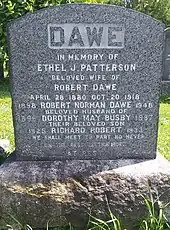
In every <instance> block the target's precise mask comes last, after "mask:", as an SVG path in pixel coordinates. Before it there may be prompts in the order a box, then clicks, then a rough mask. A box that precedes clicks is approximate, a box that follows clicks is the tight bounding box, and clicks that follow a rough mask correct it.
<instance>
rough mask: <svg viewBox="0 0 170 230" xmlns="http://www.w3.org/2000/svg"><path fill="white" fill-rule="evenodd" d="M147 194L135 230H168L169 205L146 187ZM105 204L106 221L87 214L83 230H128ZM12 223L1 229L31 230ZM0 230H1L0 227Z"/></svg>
mask: <svg viewBox="0 0 170 230" xmlns="http://www.w3.org/2000/svg"><path fill="white" fill-rule="evenodd" d="M148 189H149V193H148V197H144V196H142V195H141V196H142V198H143V201H144V203H145V207H146V210H147V216H146V217H145V218H142V217H141V221H140V222H139V223H138V227H136V230H170V224H169V223H168V221H167V218H166V216H165V210H166V208H167V206H169V203H167V204H165V205H163V204H162V203H161V202H160V200H159V198H160V197H159V196H158V197H157V198H154V197H153V195H152V192H151V188H150V187H149V186H148ZM106 203H107V207H108V212H107V213H105V215H107V216H108V220H102V219H99V218H96V217H94V216H92V215H91V214H89V223H88V224H87V227H86V228H85V230H130V229H129V228H128V229H127V228H126V229H125V228H124V227H123V226H122V223H121V221H120V220H119V219H118V218H117V217H116V216H114V215H113V213H112V211H111V209H110V205H109V202H108V200H107V198H106ZM11 218H12V219H13V220H14V222H15V223H16V225H15V229H14V228H13V227H12V226H10V225H7V226H6V228H3V230H5V229H6V230H33V228H32V227H31V226H29V225H25V226H23V225H22V224H21V223H20V222H19V221H18V220H16V219H15V218H14V217H11ZM0 229H2V228H1V227H0ZM50 229H51V230H52V229H53V230H74V227H72V226H71V225H70V227H63V228H60V227H58V228H49V223H48V222H47V227H46V230H50ZM44 230H45V229H44Z"/></svg>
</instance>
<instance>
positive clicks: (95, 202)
mask: <svg viewBox="0 0 170 230" xmlns="http://www.w3.org/2000/svg"><path fill="white" fill-rule="evenodd" d="M119 163H120V162H119ZM126 163H127V162H126ZM129 163H130V162H129ZM131 163H132V162H131ZM64 166H65V171H63V165H61V162H12V163H6V164H4V165H3V166H1V167H0V186H1V187H0V188H1V190H0V193H1V194H0V195H1V203H0V214H1V213H4V212H8V213H10V214H12V215H14V216H15V218H17V219H19V220H20V221H21V222H22V221H26V223H28V224H30V225H32V226H33V227H34V226H35V227H45V224H46V222H47V221H48V220H49V218H53V219H54V220H53V221H51V226H55V225H64V224H67V223H68V222H71V223H72V224H73V225H75V226H77V227H78V228H77V229H81V227H82V226H83V229H84V226H85V225H86V223H87V221H88V213H89V212H90V209H91V208H92V211H93V213H94V215H95V216H99V217H101V216H102V215H103V212H105V210H106V209H107V205H106V197H107V199H108V201H109V204H110V207H111V209H112V211H113V213H114V214H115V215H117V216H120V217H121V218H122V219H126V221H127V220H128V225H129V226H133V224H134V223H135V222H136V221H138V220H139V218H141V217H142V216H143V215H144V214H145V213H146V209H145V206H144V202H142V198H141V196H140V194H142V195H144V196H146V195H147V194H148V186H149V185H150V186H151V190H152V192H153V194H154V195H155V197H156V196H157V195H161V198H160V199H161V201H162V202H163V203H167V202H168V201H169V200H170V192H169V190H170V163H169V162H168V161H166V160H165V159H164V158H163V157H162V156H161V155H158V157H157V159H155V160H149V161H145V162H142V163H137V164H133V165H127V164H126V166H125V165H124V164H123V161H122V162H121V164H120V165H119V168H115V169H112V170H105V171H104V170H103V171H100V170H99V171H97V172H95V170H94V169H96V168H95V167H92V165H91V164H90V166H91V171H90V168H88V167H89V164H87V162H83V161H81V164H80V162H79V161H78V162H77V163H76V162H74V164H73V162H65V164H64ZM75 166H76V167H75ZM82 166H83V167H82ZM86 167H87V168H88V170H89V171H88V172H87V171H86V170H85V169H87V168H86ZM100 167H101V165H100ZM73 169H74V170H73ZM80 169H81V170H82V171H81V170H80ZM98 169H99V168H98ZM100 169H101V168H100ZM104 169H106V167H105V168H104ZM64 173H65V176H63V174H64ZM27 213H28V214H27ZM169 213H170V209H168V210H167V216H168V218H169V220H170V216H169V215H168V214H169ZM7 221H10V220H9V218H8V219H7ZM0 222H1V220H0ZM8 223H10V222H8ZM39 225H40V226H39ZM81 225H82V226H81ZM132 229H133V228H132V227H131V228H130V230H132Z"/></svg>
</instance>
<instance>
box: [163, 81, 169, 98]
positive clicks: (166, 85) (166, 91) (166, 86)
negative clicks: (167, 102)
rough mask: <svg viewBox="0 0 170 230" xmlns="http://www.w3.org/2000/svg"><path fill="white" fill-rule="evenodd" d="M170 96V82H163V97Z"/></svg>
mask: <svg viewBox="0 0 170 230" xmlns="http://www.w3.org/2000/svg"><path fill="white" fill-rule="evenodd" d="M166 95H170V81H162V96H166Z"/></svg>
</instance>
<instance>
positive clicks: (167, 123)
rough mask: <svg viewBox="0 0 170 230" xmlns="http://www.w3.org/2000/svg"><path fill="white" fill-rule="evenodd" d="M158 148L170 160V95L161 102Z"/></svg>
mask: <svg viewBox="0 0 170 230" xmlns="http://www.w3.org/2000/svg"><path fill="white" fill-rule="evenodd" d="M159 113H160V115H159V134H158V150H159V152H160V153H161V154H163V155H164V156H165V157H166V158H167V159H168V160H169V161H170V95H169V97H168V96H167V97H164V98H163V99H162V100H161V104H160V112H159Z"/></svg>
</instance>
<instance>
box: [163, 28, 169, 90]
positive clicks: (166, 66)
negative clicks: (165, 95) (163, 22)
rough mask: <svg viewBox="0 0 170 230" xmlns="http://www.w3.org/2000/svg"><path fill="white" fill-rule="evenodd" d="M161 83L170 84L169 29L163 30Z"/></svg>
mask: <svg viewBox="0 0 170 230" xmlns="http://www.w3.org/2000/svg"><path fill="white" fill-rule="evenodd" d="M163 81H169V82H170V29H167V30H165V52H164V72H163ZM169 84H170V83H169ZM169 93H170V92H169Z"/></svg>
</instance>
